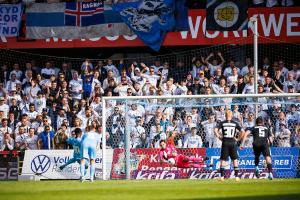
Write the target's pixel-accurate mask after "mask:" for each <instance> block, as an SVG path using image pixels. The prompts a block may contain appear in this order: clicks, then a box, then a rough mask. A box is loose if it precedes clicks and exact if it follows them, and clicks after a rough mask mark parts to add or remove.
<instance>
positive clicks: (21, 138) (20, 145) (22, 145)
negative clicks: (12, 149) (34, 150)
mask: <svg viewBox="0 0 300 200" xmlns="http://www.w3.org/2000/svg"><path fill="white" fill-rule="evenodd" d="M27 138H28V134H27V133H25V127H23V126H20V127H19V132H18V135H17V136H16V149H17V150H20V151H24V150H25V149H26V140H27Z"/></svg>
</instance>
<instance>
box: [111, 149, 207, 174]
mask: <svg viewBox="0 0 300 200" xmlns="http://www.w3.org/2000/svg"><path fill="white" fill-rule="evenodd" d="M177 153H178V154H183V155H186V156H195V157H200V156H202V157H203V158H204V157H205V155H206V149H205V148H197V149H177ZM130 164H131V177H132V178H133V179H178V178H187V177H188V176H189V174H190V173H191V172H192V171H194V170H195V169H192V168H190V169H177V167H172V166H170V165H169V164H167V163H163V164H160V160H159V149H132V150H131V155H130ZM111 178H112V179H124V178H125V155H124V150H123V149H114V155H113V161H112V169H111Z"/></svg>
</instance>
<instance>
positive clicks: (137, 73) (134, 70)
mask: <svg viewBox="0 0 300 200" xmlns="http://www.w3.org/2000/svg"><path fill="white" fill-rule="evenodd" d="M130 77H131V80H132V81H134V82H137V83H139V84H140V85H141V86H143V85H144V84H145V82H146V79H145V78H144V77H143V76H142V72H141V70H140V68H138V67H137V66H135V65H134V64H131V73H130Z"/></svg>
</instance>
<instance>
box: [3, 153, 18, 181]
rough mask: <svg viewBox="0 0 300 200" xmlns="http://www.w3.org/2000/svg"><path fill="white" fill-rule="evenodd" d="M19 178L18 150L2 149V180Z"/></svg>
mask: <svg viewBox="0 0 300 200" xmlns="http://www.w3.org/2000/svg"><path fill="white" fill-rule="evenodd" d="M17 179H18V152H17V151H0V181H7V180H17Z"/></svg>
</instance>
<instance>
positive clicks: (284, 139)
mask: <svg viewBox="0 0 300 200" xmlns="http://www.w3.org/2000/svg"><path fill="white" fill-rule="evenodd" d="M279 127H280V128H279V133H278V134H277V137H276V138H277V146H278V147H291V144H290V140H291V131H290V130H289V129H287V128H286V125H285V124H282V123H281V124H279Z"/></svg>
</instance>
